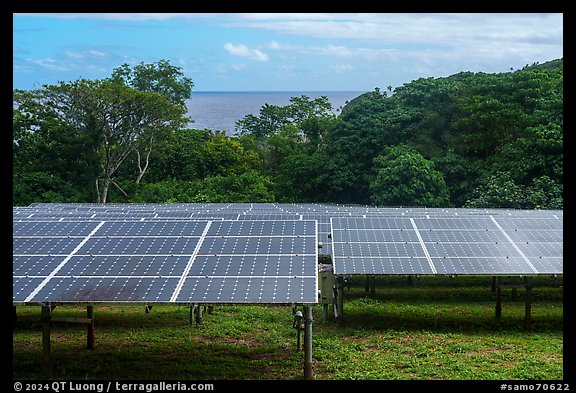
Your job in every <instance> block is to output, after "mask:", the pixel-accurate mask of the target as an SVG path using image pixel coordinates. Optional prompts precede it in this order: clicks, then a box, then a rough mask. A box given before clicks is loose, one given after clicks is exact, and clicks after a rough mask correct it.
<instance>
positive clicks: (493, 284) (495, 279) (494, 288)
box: [491, 276, 498, 292]
mask: <svg viewBox="0 0 576 393" xmlns="http://www.w3.org/2000/svg"><path fill="white" fill-rule="evenodd" d="M497 284H498V279H497V278H496V276H492V288H491V291H492V292H496V285H497Z"/></svg>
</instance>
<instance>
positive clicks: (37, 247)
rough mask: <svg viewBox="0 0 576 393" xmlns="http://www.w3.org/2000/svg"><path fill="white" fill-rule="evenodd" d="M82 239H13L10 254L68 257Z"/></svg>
mask: <svg viewBox="0 0 576 393" xmlns="http://www.w3.org/2000/svg"><path fill="white" fill-rule="evenodd" d="M81 242H82V238H63V237H47V238H39V237H13V238H12V254H13V255H38V254H44V255H52V254H53V255H68V254H70V253H71V252H72V251H74V249H75V248H76V247H78V245H80V243H81Z"/></svg>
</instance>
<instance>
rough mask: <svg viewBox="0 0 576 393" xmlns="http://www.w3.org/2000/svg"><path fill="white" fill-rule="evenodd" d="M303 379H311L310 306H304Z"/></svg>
mask: <svg viewBox="0 0 576 393" xmlns="http://www.w3.org/2000/svg"><path fill="white" fill-rule="evenodd" d="M304 315H305V316H304V379H306V380H309V379H312V322H313V319H312V307H311V306H304Z"/></svg>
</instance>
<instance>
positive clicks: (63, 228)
mask: <svg viewBox="0 0 576 393" xmlns="http://www.w3.org/2000/svg"><path fill="white" fill-rule="evenodd" d="M97 225H98V223H97V222H70V221H63V222H60V221H56V222H53V221H25V222H24V221H21V222H17V221H13V222H12V236H38V235H41V236H44V237H50V236H64V237H66V236H73V237H81V238H84V237H86V236H87V235H88V234H90V232H92V231H93V230H94V228H96V226H97Z"/></svg>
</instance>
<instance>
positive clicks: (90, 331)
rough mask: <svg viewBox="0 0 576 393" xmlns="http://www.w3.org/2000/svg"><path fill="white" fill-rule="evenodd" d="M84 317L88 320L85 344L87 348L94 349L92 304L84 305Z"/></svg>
mask: <svg viewBox="0 0 576 393" xmlns="http://www.w3.org/2000/svg"><path fill="white" fill-rule="evenodd" d="M86 317H87V318H88V319H89V320H90V322H89V323H88V328H87V339H86V341H87V345H86V347H87V348H88V349H94V306H93V305H90V306H86Z"/></svg>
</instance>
